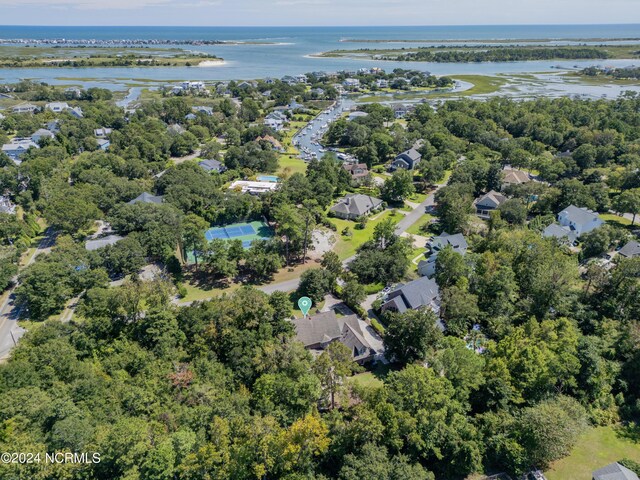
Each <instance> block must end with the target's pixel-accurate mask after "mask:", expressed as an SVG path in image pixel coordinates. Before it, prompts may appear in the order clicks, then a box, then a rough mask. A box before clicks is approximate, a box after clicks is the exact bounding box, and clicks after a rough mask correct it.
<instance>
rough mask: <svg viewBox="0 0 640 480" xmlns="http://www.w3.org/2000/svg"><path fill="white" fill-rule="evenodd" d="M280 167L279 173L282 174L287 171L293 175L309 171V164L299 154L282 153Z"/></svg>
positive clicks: (279, 161)
mask: <svg viewBox="0 0 640 480" xmlns="http://www.w3.org/2000/svg"><path fill="white" fill-rule="evenodd" d="M278 164H279V165H280V168H279V169H278V175H279V176H282V175H283V174H285V173H288V174H289V175H292V174H294V173H305V172H306V171H307V164H306V163H305V161H304V160H302V159H301V158H298V156H297V155H290V154H283V155H280V159H279V160H278Z"/></svg>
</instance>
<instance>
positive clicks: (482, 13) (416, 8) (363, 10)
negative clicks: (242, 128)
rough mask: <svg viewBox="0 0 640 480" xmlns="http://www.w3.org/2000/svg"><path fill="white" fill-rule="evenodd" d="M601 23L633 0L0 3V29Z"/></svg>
mask: <svg viewBox="0 0 640 480" xmlns="http://www.w3.org/2000/svg"><path fill="white" fill-rule="evenodd" d="M605 23H613V24H615V23H624V24H629V23H640V0H0V25H108V26H112V25H171V26H244V25H248V26H255V25H264V26H281V25H282V26H284V25H299V26H316V25H317V26H321V25H322V26H323V25H336V26H344V25H371V26H373V25H375V26H378V25H501V24H502V25H520V24H522V25H524V24H605ZM639 33H640V32H639ZM0 37H2V28H1V27H0Z"/></svg>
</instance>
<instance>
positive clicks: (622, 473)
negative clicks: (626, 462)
mask: <svg viewBox="0 0 640 480" xmlns="http://www.w3.org/2000/svg"><path fill="white" fill-rule="evenodd" d="M591 478H592V480H640V479H639V478H638V475H636V473H635V472H633V471H631V470H629V469H628V468H627V467H625V466H623V465H620V464H619V463H618V462H616V463H611V464H609V465H607V466H606V467H602V468H600V469H598V470H596V471H594V472H593V473H592V474H591Z"/></svg>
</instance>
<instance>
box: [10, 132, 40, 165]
mask: <svg viewBox="0 0 640 480" xmlns="http://www.w3.org/2000/svg"><path fill="white" fill-rule="evenodd" d="M30 148H40V147H39V146H38V144H37V143H34V142H33V140H31V139H30V138H14V139H13V140H12V141H11V142H10V143H5V144H4V145H3V146H2V153H4V154H6V155H7V156H8V157H9V158H10V159H11V160H13V161H14V162H15V163H16V164H17V165H19V164H20V163H22V156H23V155H24V154H25V153H27V151H28V150H29V149H30Z"/></svg>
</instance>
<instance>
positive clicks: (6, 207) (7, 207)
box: [0, 195, 16, 215]
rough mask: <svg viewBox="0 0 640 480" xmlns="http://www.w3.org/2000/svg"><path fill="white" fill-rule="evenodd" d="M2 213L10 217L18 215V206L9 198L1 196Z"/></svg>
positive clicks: (0, 210) (0, 211)
mask: <svg viewBox="0 0 640 480" xmlns="http://www.w3.org/2000/svg"><path fill="white" fill-rule="evenodd" d="M0 213H6V214H8V215H15V214H16V205H15V204H14V203H13V202H12V201H11V199H10V198H9V197H6V196H4V195H1V196H0Z"/></svg>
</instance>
